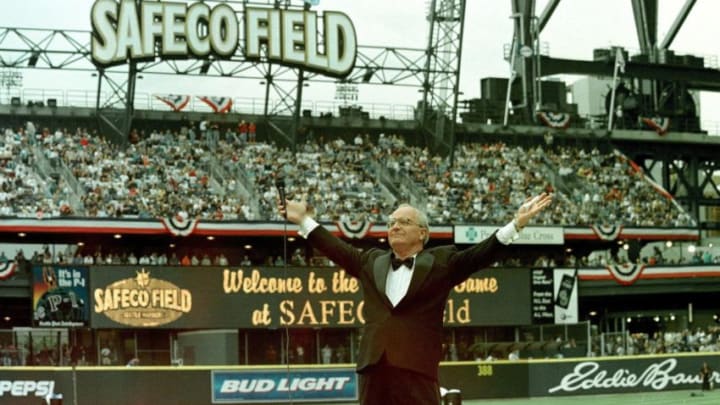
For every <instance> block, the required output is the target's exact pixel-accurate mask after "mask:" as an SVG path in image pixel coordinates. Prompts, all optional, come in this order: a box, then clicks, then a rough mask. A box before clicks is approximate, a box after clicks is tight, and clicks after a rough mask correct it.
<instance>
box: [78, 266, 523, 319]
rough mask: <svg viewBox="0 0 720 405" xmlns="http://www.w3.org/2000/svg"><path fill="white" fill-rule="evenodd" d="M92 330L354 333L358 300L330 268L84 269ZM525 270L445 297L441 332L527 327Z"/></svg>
mask: <svg viewBox="0 0 720 405" xmlns="http://www.w3.org/2000/svg"><path fill="white" fill-rule="evenodd" d="M90 271H91V277H90V286H91V288H90V292H91V294H90V295H91V297H92V298H91V299H92V302H91V305H90V307H91V308H92V313H91V317H90V325H91V327H94V328H122V327H127V326H132V327H163V328H274V327H285V326H288V327H298V328H307V327H357V326H360V325H362V324H363V323H364V322H365V320H364V318H363V301H362V291H361V287H360V285H359V283H358V281H357V280H356V279H354V278H353V277H351V276H349V275H348V274H347V273H346V272H345V271H344V270H342V269H339V268H335V267H325V268H312V267H295V268H288V269H283V268H277V267H266V268H247V269H242V268H241V269H227V268H222V267H129V266H128V267H124V266H109V267H102V266H95V267H91V268H90ZM530 295H531V294H530V282H529V270H527V269H498V268H492V269H487V270H483V271H480V272H477V273H475V274H473V276H472V277H470V278H469V279H468V280H466V281H465V282H463V283H462V284H459V285H458V286H456V287H455V288H454V289H453V291H452V292H451V293H450V296H449V298H448V301H447V306H446V308H445V314H444V321H445V324H446V325H448V326H478V325H523V324H529V323H530V318H531V317H530Z"/></svg>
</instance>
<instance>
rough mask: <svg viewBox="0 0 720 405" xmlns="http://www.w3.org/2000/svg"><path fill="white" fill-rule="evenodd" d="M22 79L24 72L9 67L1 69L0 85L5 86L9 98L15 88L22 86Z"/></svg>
mask: <svg viewBox="0 0 720 405" xmlns="http://www.w3.org/2000/svg"><path fill="white" fill-rule="evenodd" d="M22 81H23V75H22V72H20V71H18V70H16V69H9V68H5V69H3V70H0V86H2V87H4V88H5V92H6V93H7V99H8V100H10V92H11V90H12V89H13V88H19V87H22Z"/></svg>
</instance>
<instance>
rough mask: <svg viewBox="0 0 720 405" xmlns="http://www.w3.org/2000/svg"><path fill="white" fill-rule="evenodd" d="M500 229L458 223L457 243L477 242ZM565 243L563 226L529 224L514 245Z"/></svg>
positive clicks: (455, 233)
mask: <svg viewBox="0 0 720 405" xmlns="http://www.w3.org/2000/svg"><path fill="white" fill-rule="evenodd" d="M497 230H498V227H497V226H480V225H477V226H476V225H456V226H455V232H454V236H455V237H454V240H455V243H461V244H475V243H478V242H480V241H482V240H484V239H486V238H488V237H490V236H491V235H492V234H493V233H494V232H495V231H497ZM564 243H565V234H564V233H563V228H561V227H543V226H528V227H525V229H523V231H522V233H520V237H519V238H518V239H517V240H516V241H514V242H513V244H514V245H562V244H564Z"/></svg>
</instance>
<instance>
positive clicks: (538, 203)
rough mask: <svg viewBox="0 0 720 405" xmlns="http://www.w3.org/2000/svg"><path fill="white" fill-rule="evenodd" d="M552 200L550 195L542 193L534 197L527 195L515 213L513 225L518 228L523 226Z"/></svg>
mask: <svg viewBox="0 0 720 405" xmlns="http://www.w3.org/2000/svg"><path fill="white" fill-rule="evenodd" d="M551 202H552V195H550V194H548V193H542V194H540V195H537V196H535V197H528V198H527V199H526V200H525V202H524V203H523V204H522V205H521V206H520V208H519V209H518V211H517V213H516V214H515V226H516V227H517V228H518V230H520V229H522V228H524V227H525V225H527V224H528V222H530V219H531V218H532V217H534V216H535V215H537V214H539V213H540V211H542V210H544V209H545V207H547V206H548V205H550V203H551Z"/></svg>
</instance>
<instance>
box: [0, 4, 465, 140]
mask: <svg viewBox="0 0 720 405" xmlns="http://www.w3.org/2000/svg"><path fill="white" fill-rule="evenodd" d="M206 3H221V2H218V1H216V2H212V1H211V2H206ZM222 3H228V4H230V5H231V6H234V7H233V8H234V9H236V10H237V11H236V14H237V15H238V17H239V20H241V19H242V14H243V12H244V7H247V6H263V7H275V8H283V9H302V8H303V7H307V6H306V5H304V4H303V3H302V2H300V3H299V5H292V4H291V1H289V0H285V1H269V0H266V1H255V2H249V1H242V2H240V1H227V2H222ZM235 6H236V7H235ZM464 9H465V1H464V0H433V1H432V6H431V10H434V12H432V13H431V23H432V24H431V25H432V27H434V31H432V32H431V34H430V36H429V38H430V40H429V44H428V49H417V48H403V47H393V46H362V45H359V46H358V47H357V49H358V51H357V58H356V63H355V66H354V68H353V69H352V71H351V72H350V73H349V74H348V76H347V77H345V78H343V79H335V78H331V77H328V76H324V75H321V74H318V73H313V72H310V71H307V70H304V69H302V68H298V67H288V66H283V65H279V64H277V63H271V62H270V61H268V59H267V58H266V57H261V59H260V60H247V59H245V57H244V52H243V49H242V44H243V40H240V41H239V44H240V45H239V47H238V49H237V50H236V52H235V54H234V55H233V56H232V57H231V58H230V59H227V60H225V59H223V60H221V59H216V58H213V57H210V58H208V59H183V60H180V59H175V60H167V59H160V58H157V57H156V58H155V59H154V60H152V61H146V62H130V63H128V64H123V65H119V66H113V67H107V68H100V67H98V66H96V65H95V64H94V63H93V61H92V56H91V48H90V40H91V32H90V31H84V30H58V29H36V28H17V27H0V67H4V68H15V69H53V70H64V71H89V72H93V76H94V77H97V80H98V86H97V90H98V92H97V103H96V106H97V114H98V118H99V119H100V120H101V121H104V122H105V123H106V124H108V125H109V126H110V129H111V130H113V132H114V133H115V134H114V135H115V136H117V139H115V140H116V141H119V142H124V141H125V139H126V136H127V134H128V133H129V130H130V128H131V125H132V117H133V112H134V105H133V103H134V97H135V86H136V80H137V79H138V78H142V76H141V75H169V76H198V77H209V76H214V77H227V78H235V79H253V80H257V82H259V83H260V84H262V85H264V86H265V100H264V101H265V106H264V116H265V117H266V118H267V119H268V120H270V121H273V120H274V121H275V125H273V122H270V124H271V125H270V126H271V127H273V128H275V129H276V130H277V131H278V132H279V133H280V135H283V136H284V137H285V140H286V141H288V143H289V144H290V145H294V143H295V139H294V135H292V134H294V133H295V130H296V128H297V125H298V121H299V115H300V109H301V105H302V89H303V87H304V85H305V83H306V82H325V83H357V84H359V83H363V84H377V85H388V86H409V87H417V88H420V89H422V90H421V91H422V92H423V100H424V103H423V105H427V108H426V109H425V110H424V111H426V112H431V111H442V112H444V113H445V115H448V114H449V115H450V116H448V117H447V119H445V120H442V121H441V122H445V123H447V122H449V123H453V122H455V114H456V111H457V107H456V105H457V88H458V77H459V68H460V58H459V55H460V49H461V40H462V20H463V18H464ZM450 16H452V18H448V17H450ZM240 31H241V33H240V35H241V36H243V35H244V34H243V33H242V31H243V30H240ZM319 35H320V34H319ZM428 55H431V57H430V58H428ZM105 88H107V89H109V92H108V91H105V92H104V93H103V90H104V89H105ZM277 98H279V99H280V102H279V103H272V102H271V99H277ZM426 115H427V119H426V120H425V121H420V122H419V124H421V125H426V126H428V132H429V133H430V134H433V135H434V134H435V133H436V132H438V131H440V135H439V136H441V137H442V136H444V132H446V131H445V128H446V127H447V125H444V126H443V125H439V126H437V128H440V130H438V129H436V127H433V125H434V123H435V122H436V121H438V120H437V117H436V116H435V117H432V116H431V114H429V113H428V114H426ZM288 116H291V117H293V118H294V120H290V121H288ZM288 122H289V125H288ZM449 130H450V131H453V130H454V128H453V127H450V129H449Z"/></svg>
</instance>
